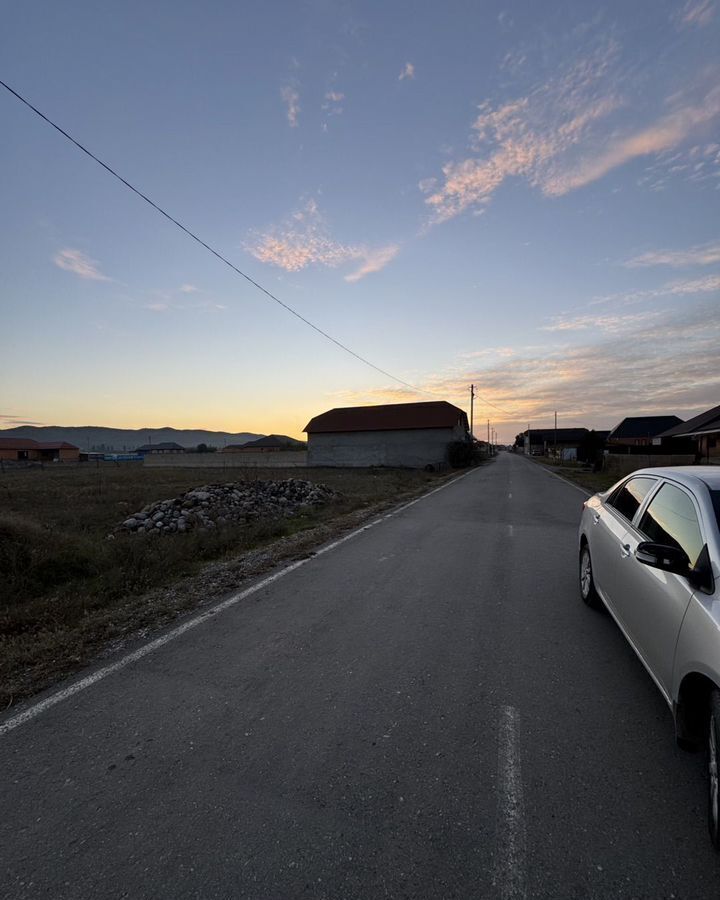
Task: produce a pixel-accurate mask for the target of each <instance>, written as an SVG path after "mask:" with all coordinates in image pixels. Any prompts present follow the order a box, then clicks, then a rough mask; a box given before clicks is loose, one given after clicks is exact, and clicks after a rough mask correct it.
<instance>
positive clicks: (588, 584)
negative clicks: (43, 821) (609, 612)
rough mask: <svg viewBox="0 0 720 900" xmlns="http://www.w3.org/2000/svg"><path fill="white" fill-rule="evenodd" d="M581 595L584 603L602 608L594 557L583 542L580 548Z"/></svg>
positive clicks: (594, 607) (595, 607)
mask: <svg viewBox="0 0 720 900" xmlns="http://www.w3.org/2000/svg"><path fill="white" fill-rule="evenodd" d="M580 597H581V598H582V601H583V603H586V604H587V605H588V606H590V607H592V608H593V609H600V608H601V607H602V605H603V604H602V600H601V599H600V595H599V594H598V592H597V590H596V589H595V579H594V578H593V568H592V558H591V556H590V548H589V547H588V545H587V544H583V545H582V547H581V548H580Z"/></svg>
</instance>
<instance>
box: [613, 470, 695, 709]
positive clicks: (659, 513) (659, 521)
mask: <svg viewBox="0 0 720 900" xmlns="http://www.w3.org/2000/svg"><path fill="white" fill-rule="evenodd" d="M638 519H639V520H638V521H637V522H636V526H635V527H631V528H630V529H629V530H628V533H627V535H626V536H625V546H624V547H623V551H624V554H623V556H622V559H621V565H620V567H619V568H618V572H617V581H616V591H617V596H618V597H619V598H620V599H619V601H618V602H619V603H620V604H621V605H622V609H623V625H624V627H625V629H626V631H627V633H628V636H629V637H630V639H631V640H632V642H633V644H634V645H635V647H636V649H637V651H638V652H639V653H640V655H641V656H642V658H643V660H644V661H645V664H646V665H647V666H648V668H649V669H650V671H651V673H652V675H653V676H654V678H655V679H656V681H657V682H658V683H659V685H660V687H661V688H662V690H663V691H664V692H665V693H666V694H668V695H669V694H670V691H671V686H672V672H673V661H674V658H675V646H676V644H677V638H678V634H679V633H680V626H681V625H682V621H683V618H684V616H685V612H686V610H687V608H688V604H689V603H690V600H691V598H692V596H693V594H694V592H695V590H694V588H693V587H691V585H690V583H689V581H688V579H687V578H686V577H685V576H684V575H676V574H674V573H673V572H665V571H663V570H661V569H655V568H652V567H650V566H647V565H644V564H643V563H641V562H638V560H637V559H636V558H635V551H636V550H637V546H638V544H639V543H640V542H641V541H654V542H656V543H658V544H669V545H671V546H673V547H680V548H681V549H682V550H684V551H685V553H686V554H687V556H688V559H689V560H690V567H693V566H694V565H695V563H696V562H697V559H698V557H699V555H700V552H701V550H702V548H703V546H704V544H705V540H704V538H703V533H702V528H701V525H700V516H699V512H698V509H697V506H696V503H695V501H694V499H693V497H692V494H691V493H690V492H689V491H687V490H685V489H684V488H682V487H680V486H679V485H677V484H674V483H672V482H669V481H665V482H664V483H663V484H661V485H660V487H659V488H658V490H657V491H656V492H655V493H654V494H653V496H652V497H650V500H649V503H648V504H647V506H646V508H645V509H644V510H643V511H641V513H640V515H639V517H638Z"/></svg>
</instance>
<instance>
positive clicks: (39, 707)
mask: <svg viewBox="0 0 720 900" xmlns="http://www.w3.org/2000/svg"><path fill="white" fill-rule="evenodd" d="M475 471H477V470H476V469H470V471H468V472H463V474H462V475H458V476H457V478H452V479H450V481H446V482H445V484H441V485H440V486H439V487H436V488H433V490H431V491H428V492H427V494H422V495H421V496H420V497H416V498H415V499H414V500H411V501H410V502H409V503H405V504H404V505H403V506H400V507H398V508H397V509H395V510H393V511H392V512H390V513H388V514H387V515H386V516H384V518H380V519H375V520H374V521H372V522H368V523H367V524H366V525H361V526H360V528H356V529H355V530H354V531H351V532H350V533H349V534H346V535H345V536H344V537H341V538H339V539H338V540H336V541H333V542H332V543H330V544H326V545H325V546H323V547H321V548H320V549H319V550H317V551H315V552H314V553H313V554H312V555H311V556H307V557H305V558H304V559H299V560H297V561H296V562H294V563H291V564H290V565H289V566H285V568H284V569H281V570H280V571H279V572H275V573H274V574H273V575H268V576H267V578H263V579H262V580H261V581H258V582H257V584H253V585H252V586H251V587H249V588H245V590H243V591H239V592H238V593H237V594H232V595H231V596H230V597H228V598H227V599H225V600H221V601H220V602H219V603H216V604H215V605H214V606H212V607H210V609H207V610H205V612H202V613H200V614H199V615H197V616H193V618H191V619H187V620H186V621H185V622H183V623H182V624H181V625H177V626H176V627H175V628H172V629H171V630H170V631H168V632H166V633H165V634H163V635H161V636H160V637H158V638H155V640H153V641H150V642H149V643H148V644H143V646H142V647H139V648H138V649H137V650H134V651H133V652H132V653H128V654H127V655H125V656H123V657H121V659H118V660H116V662H114V663H111V664H110V665H108V666H103V667H102V668H101V669H97V670H96V671H95V672H93V673H92V674H91V675H86V676H85V677H84V678H81V679H80V680H79V681H75V682H73V684H70V685H68V686H67V687H66V688H63V689H62V690H61V691H57V692H56V693H54V694H51V695H50V696H49V697H46V698H45V699H44V700H40V701H39V702H38V703H34V704H32V705H31V706H29V707H28V708H27V709H25V710H23V711H22V712H21V713H18V714H17V715H16V716H13V717H12V718H10V719H8V720H7V721H5V722H3V723H2V724H0V737H2V736H3V735H6V734H8V732H10V731H13V730H14V729H15V728H17V727H18V726H19V725H24V724H25V723H26V722H29V721H30V720H31V719H34V718H35V717H36V716H39V715H40V714H41V713H43V712H45V711H46V710H48V709H51V708H52V707H53V706H56V705H57V704H58V703H62V701H63V700H67V699H68V698H70V697H72V696H74V695H75V694H79V693H80V691H84V690H85V689H86V688H89V687H92V685H94V684H97V682H98V681H102V680H103V679H104V678H107V676H108V675H113V674H114V673H115V672H119V671H120V670H121V669H124V668H125V667H126V666H129V665H130V664H131V663H134V662H137V661H138V660H139V659H142V658H143V657H144V656H147V655H148V654H149V653H152V652H153V651H154V650H158V649H159V648H160V647H164V646H165V644H169V643H170V641H173V640H175V638H178V637H180V636H181V635H183V634H185V633H186V632H188V631H190V630H191V629H192V628H195V627H196V626H197V625H202V623H203V622H207V620H208V619H212V618H213V617H214V616H217V615H218V614H219V613H221V612H224V611H225V610H226V609H229V608H230V607H231V606H235V604H236V603H239V602H240V601H241V600H245V599H246V598H247V597H250V596H251V595H252V594H256V593H257V592H258V591H261V590H262V589H263V588H265V587H267V586H268V585H270V584H272V583H273V582H274V581H278V580H279V579H280V578H284V577H285V575H289V574H290V572H294V571H295V569H299V568H300V566H304V565H306V564H307V563H309V562H312V560H313V559H317V557H318V556H322V555H323V554H324V553H329V552H330V551H331V550H335V549H336V548H337V547H339V546H340V545H341V544H344V543H345V542H346V541H349V540H351V539H352V538H354V537H357V536H358V535H359V534H363V532H365V531H368V530H369V529H370V528H374V527H375V525H380V524H381V523H382V522H384V521H385V519H389V518H391V517H392V516H395V515H397V514H398V513H401V512H403V511H404V510H406V509H408V508H409V507H410V506H414V504H416V503H419V502H420V501H421V500H425V499H426V498H427V497H432V495H433V494H437V492H438V491H442V490H444V489H445V488H446V487H450V485H451V484H456V483H457V482H458V481H460V480H462V479H463V478H465V477H467V476H468V475H471V474H472V473H473V472H475Z"/></svg>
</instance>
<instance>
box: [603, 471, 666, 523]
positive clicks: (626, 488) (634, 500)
mask: <svg viewBox="0 0 720 900" xmlns="http://www.w3.org/2000/svg"><path fill="white" fill-rule="evenodd" d="M656 484H657V478H646V477H644V476H639V477H637V478H631V479H630V480H629V481H626V482H625V484H624V485H623V486H622V487H621V488H620V489H619V490H617V491H615V493H614V494H613V495H612V496H611V497H610V498H609V499H608V500H607V504H608V505H609V506H612V507H613V508H614V509H616V510H617V511H618V512H619V513H620V514H621V515H623V516H625V518H626V519H627V520H628V522H632V520H633V516H634V515H635V513H636V512H637V511H638V510H639V509H640V507H641V506H642V502H643V500H644V499H645V498H646V497H647V495H648V494H649V493H650V491H651V490H652V489H653V487H654V486H655V485H656Z"/></svg>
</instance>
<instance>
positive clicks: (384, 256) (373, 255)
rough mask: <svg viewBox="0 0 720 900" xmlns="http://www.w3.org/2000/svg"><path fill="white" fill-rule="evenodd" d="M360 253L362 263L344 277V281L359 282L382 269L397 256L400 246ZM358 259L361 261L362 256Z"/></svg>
mask: <svg viewBox="0 0 720 900" xmlns="http://www.w3.org/2000/svg"><path fill="white" fill-rule="evenodd" d="M361 252H362V254H363V255H364V262H363V263H362V264H361V266H360V268H359V269H356V270H355V271H354V272H351V273H350V274H349V275H346V276H345V281H349V282H355V281H360V279H361V278H364V277H365V276H366V275H372V274H373V273H374V272H379V271H380V270H381V269H384V268H385V266H386V265H387V264H388V263H390V262H392V260H394V259H395V257H396V256H397V255H398V253H399V252H400V246H399V245H398V244H388V245H387V246H386V247H378V248H377V249H376V250H371V249H367V250H362V251H361ZM359 258H360V259H362V258H363V256H360V257H359Z"/></svg>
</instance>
